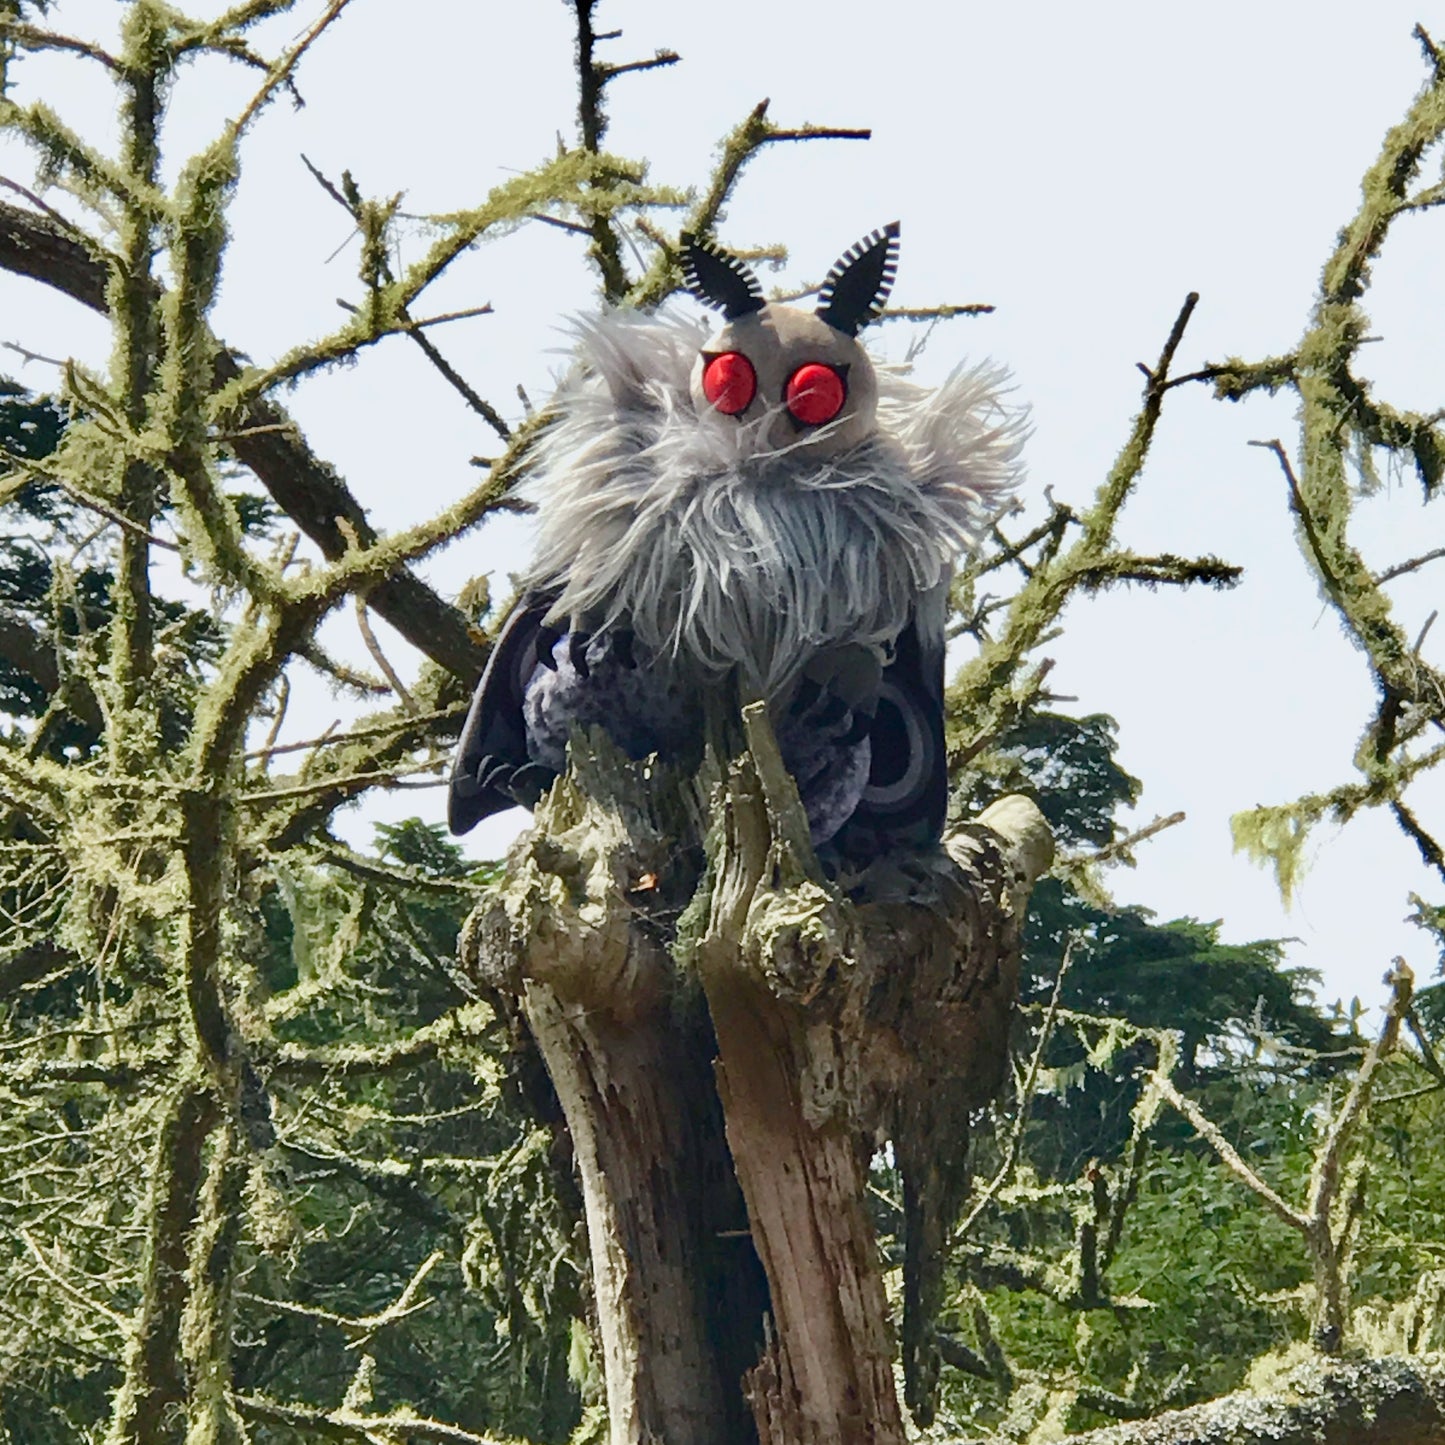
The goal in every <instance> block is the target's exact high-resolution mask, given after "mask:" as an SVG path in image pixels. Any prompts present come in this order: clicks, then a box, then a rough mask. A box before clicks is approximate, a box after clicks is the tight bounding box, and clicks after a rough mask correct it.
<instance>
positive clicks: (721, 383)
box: [702, 351, 758, 416]
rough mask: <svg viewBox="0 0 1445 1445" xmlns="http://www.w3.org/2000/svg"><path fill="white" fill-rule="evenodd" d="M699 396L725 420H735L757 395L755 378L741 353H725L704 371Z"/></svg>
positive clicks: (751, 367)
mask: <svg viewBox="0 0 1445 1445" xmlns="http://www.w3.org/2000/svg"><path fill="white" fill-rule="evenodd" d="M702 394H703V395H704V396H705V397H706V398H707V399H708V400H709V401H710V402H711V403H712V404H713V405H714V406H715V407H716V408H717V409H718V410H719V411H720V412H722V413H723V415H724V416H737V414H738V413H739V412H743V411H746V410H747V409H748V404H749V403H750V402H751V401H752V399H753V398H754V397H755V396H756V395H757V394H758V374H757V372H755V371H754V370H753V364H752V362H751V361H749V360H748V359H747V357H746V356H744V355H743V354H742V352H741V351H724V352H723V353H722V355H721V356H714V357H713V358H712V360H711V361H709V362H708V364H707V365H706V366H705V367H703V369H702Z"/></svg>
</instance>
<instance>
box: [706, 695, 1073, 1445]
mask: <svg viewBox="0 0 1445 1445" xmlns="http://www.w3.org/2000/svg"><path fill="white" fill-rule="evenodd" d="M744 725H745V728H746V732H747V739H748V752H747V754H745V755H744V756H743V757H742V758H741V759H739V761H738V762H737V763H735V764H734V765H733V767H732V769H731V770H730V772H729V776H728V779H727V784H726V788H725V790H724V795H723V797H722V800H721V828H720V829H719V831H718V833H717V834H716V835H715V838H716V843H715V846H714V850H713V856H712V859H711V865H712V866H711V875H710V880H709V883H708V885H707V888H708V893H707V906H708V922H707V928H706V930H705V932H704V934H703V936H702V938H701V940H700V941H699V944H698V947H697V964H698V972H699V975H700V977H701V979H702V983H703V987H704V990H705V991H706V994H707V999H708V1006H709V1009H710V1010H711V1013H712V1017H713V1022H714V1026H715V1028H716V1030H717V1039H718V1053H719V1064H718V1088H719V1092H720V1093H721V1095H722V1100H723V1109H724V1113H725V1115H726V1118H727V1128H728V1140H729V1143H730V1144H731V1147H732V1153H733V1158H734V1160H735V1161H736V1165H737V1170H738V1177H739V1180H740V1182H741V1183H742V1186H743V1193H744V1195H745V1197H746V1199H747V1202H748V1211H749V1216H750V1218H751V1221H752V1227H753V1234H754V1238H755V1240H756V1241H757V1244H758V1252H759V1255H760V1256H761V1258H762V1261H763V1265H764V1268H765V1269H766V1270H767V1274H768V1282H769V1285H770V1287H771V1298H772V1315H773V1322H774V1327H775V1340H774V1342H773V1344H772V1346H771V1349H770V1352H769V1358H768V1359H767V1360H766V1361H765V1362H764V1364H763V1366H762V1367H761V1368H760V1369H759V1370H758V1371H757V1372H756V1373H755V1374H754V1375H753V1377H752V1379H751V1382H750V1392H751V1394H750V1398H751V1400H752V1403H753V1408H754V1413H755V1417H756V1419H757V1424H758V1432H759V1436H760V1439H761V1440H762V1441H763V1442H765V1445H784V1442H786V1445H815V1442H816V1445H822V1442H825V1441H826V1442H838V1445H854V1442H857V1445H863V1442H868V1445H893V1442H901V1441H902V1440H903V1439H904V1438H905V1437H904V1428H903V1421H902V1415H901V1411H900V1409H899V1405H898V1400H897V1397H896V1393H895V1389H894V1383H893V1347H892V1339H891V1335H890V1329H889V1317H888V1310H887V1305H886V1301H885V1297H884V1291H883V1280H882V1272H881V1268H880V1265H879V1260H878V1254H877V1248H876V1243H875V1241H874V1237H873V1232H872V1227H871V1225H870V1223H869V1219H868V1215H867V1212H866V1210H865V1208H864V1190H865V1185H866V1180H867V1166H868V1154H869V1152H870V1145H871V1143H872V1141H873V1139H874V1137H875V1136H876V1132H877V1129H878V1126H879V1125H880V1124H881V1123H885V1122H887V1123H896V1120H897V1118H898V1116H899V1115H898V1111H899V1109H900V1107H901V1109H902V1111H903V1112H904V1113H905V1114H906V1113H908V1106H909V1105H910V1104H911V1103H913V1102H916V1101H918V1100H925V1101H933V1102H934V1104H935V1105H936V1101H937V1100H938V1099H939V1098H940V1097H947V1098H948V1099H949V1100H951V1101H953V1102H954V1104H955V1105H956V1108H955V1110H954V1112H955V1113H956V1114H957V1116H958V1117H959V1118H964V1119H966V1112H967V1109H969V1108H972V1107H974V1106H976V1105H977V1104H978V1103H980V1102H982V1101H983V1100H984V1099H986V1098H987V1097H988V1096H989V1095H990V1094H991V1093H992V1091H993V1089H994V1088H995V1087H996V1086H997V1083H998V1080H999V1078H1000V1075H1001V1070H1002V1066H1003V1061H1004V1057H1005V1054H1004V1045H1005V1040H1006V1036H1007V1020H1008V1013H1009V1010H1010V1008H1011V1007H1012V1004H1013V1000H1014V997H1015V993H1016V989H1017V981H1018V945H1019V936H1018V935H1019V924H1020V916H1021V911H1022V903H1023V900H1024V898H1025V897H1026V895H1027V891H1028V888H1029V887H1030V886H1031V885H1032V883H1033V881H1034V878H1035V877H1037V875H1038V873H1039V872H1040V871H1041V870H1042V869H1043V868H1044V867H1047V865H1048V862H1049V861H1050V858H1051V845H1050V843H1049V839H1048V830H1047V827H1046V826H1045V825H1044V824H1043V820H1042V818H1041V817H1040V816H1039V814H1038V812H1037V809H1035V808H1033V806H1032V804H1029V803H1027V802H1026V801H1025V800H1015V802H1014V803H1012V804H1011V805H1010V806H1009V807H1008V808H1003V809H1000V810H999V811H998V812H997V813H996V814H995V821H997V822H999V823H1000V824H1001V825H1002V832H999V833H995V832H994V831H993V829H992V828H991V827H990V826H988V825H987V824H982V823H981V824H979V825H975V826H973V827H971V828H968V829H965V830H962V831H960V832H959V833H958V834H956V835H955V836H953V837H951V838H950V839H949V843H948V848H947V850H946V852H945V853H943V854H939V855H930V856H928V857H926V858H919V859H916V860H910V863H909V866H908V868H907V869H906V870H900V869H897V868H893V867H891V865H888V866H885V867H884V868H880V869H875V870H874V876H873V877H872V878H871V879H870V878H868V877H866V876H865V878H863V879H861V880H858V882H857V888H856V890H855V891H856V892H857V893H858V896H859V901H856V902H855V901H853V899H851V898H849V897H847V896H845V895H844V893H843V892H842V891H841V890H840V888H839V887H838V886H837V885H836V884H833V883H830V882H828V881H827V880H826V879H825V878H824V876H823V874H822V872H821V870H820V868H819V866H818V863H817V859H816V858H815V857H814V855H813V851H812V848H811V846H810V845H809V842H808V831H807V823H806V819H805V817H804V814H803V811H802V808H801V806H800V804H799V802H798V798H797V791H796V788H795V787H794V785H793V781H792V779H791V778H790V777H789V776H788V774H787V772H786V770H785V769H784V767H783V764H782V759H781V756H780V755H779V753H778V750H777V745H776V742H775V741H774V739H773V736H772V732H771V729H770V728H769V727H768V724H767V720H766V716H765V714H764V713H763V711H762V710H761V709H760V708H757V707H752V708H748V709H745V710H744ZM941 1091H942V1092H941ZM890 1106H892V1107H890ZM938 1118H939V1114H938V1110H937V1108H936V1106H935V1107H931V1108H930V1110H929V1119H930V1121H931V1122H932V1123H933V1124H935V1125H936V1123H937V1122H938ZM928 1142H929V1144H930V1145H931V1147H932V1148H934V1149H937V1147H938V1146H939V1144H940V1143H941V1142H943V1141H942V1140H941V1139H940V1137H939V1135H938V1134H937V1133H933V1134H932V1135H931V1137H930V1139H929V1141H928ZM920 1152H921V1151H920ZM935 1234H937V1231H935ZM937 1243H938V1240H937V1239H935V1245H934V1247H935V1251H936V1248H937Z"/></svg>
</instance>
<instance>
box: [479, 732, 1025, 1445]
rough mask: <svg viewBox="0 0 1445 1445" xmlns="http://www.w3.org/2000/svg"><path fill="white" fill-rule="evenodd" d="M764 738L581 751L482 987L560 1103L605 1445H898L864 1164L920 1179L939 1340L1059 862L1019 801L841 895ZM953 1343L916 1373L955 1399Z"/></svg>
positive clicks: (545, 808)
mask: <svg viewBox="0 0 1445 1445" xmlns="http://www.w3.org/2000/svg"><path fill="white" fill-rule="evenodd" d="M743 723H744V731H745V735H746V748H745V750H744V751H742V752H741V754H740V756H739V757H738V758H737V759H736V760H735V761H734V762H732V763H731V764H730V765H729V766H728V767H727V768H726V770H725V772H724V771H723V770H721V769H719V768H718V767H717V766H716V765H714V764H711V763H709V764H708V765H705V767H704V770H703V774H702V775H701V776H700V778H698V779H688V778H685V777H682V776H679V775H676V774H673V773H671V772H669V771H668V770H666V769H663V768H660V767H659V766H658V765H657V764H656V763H655V762H644V763H633V762H630V761H629V760H628V759H626V758H625V757H624V756H622V754H621V753H619V752H618V750H617V749H616V748H615V747H614V746H613V745H612V744H611V742H610V741H609V740H608V739H607V738H606V737H605V735H603V734H601V733H600V732H594V733H593V734H591V735H589V736H587V737H585V738H584V737H581V736H579V737H578V738H576V739H575V740H574V742H573V744H572V750H571V762H570V768H569V771H568V774H567V775H566V776H565V777H564V778H562V779H561V780H560V781H559V782H558V783H557V785H556V786H555V787H554V788H553V790H552V792H551V794H550V795H549V796H548V797H547V798H545V799H544V800H543V801H542V802H541V803H540V804H539V806H538V808H537V812H536V819H535V826H534V827H533V829H532V830H531V832H530V833H528V834H527V835H525V836H524V837H523V838H522V839H521V840H519V842H518V844H517V845H516V847H515V848H514V849H513V851H512V854H511V856H510V858H509V860H508V864H507V869H506V872H505V875H504V878H503V880H502V882H501V883H500V884H499V886H498V888H497V889H496V891H495V893H494V894H492V895H491V896H490V897H489V898H487V899H486V900H485V901H484V902H483V904H482V905H481V906H480V907H479V908H478V909H477V910H476V911H475V912H474V914H473V916H472V918H471V920H470V923H469V925H468V929H467V932H466V934H465V936H464V939H463V944H462V963H463V966H464V967H465V968H466V969H467V970H468V971H469V972H470V973H471V974H472V976H473V977H474V978H476V979H477V980H478V981H479V982H480V983H482V984H484V985H485V986H486V987H488V988H490V989H493V990H496V991H499V992H501V993H502V994H504V995H506V996H508V997H510V998H512V999H515V1000H516V1001H517V1002H518V1003H519V1005H520V1007H521V1008H522V1010H523V1012H524V1013H525V1015H526V1018H527V1021H528V1023H529V1025H530V1027H531V1029H532V1032H533V1034H534V1035H535V1037H536V1040H537V1044H538V1046H539V1048H540V1050H541V1053H542V1055H543V1058H544V1061H545V1063H546V1065H547V1069H548V1071H549V1073H550V1074H551V1078H552V1082H553V1084H554V1086H555V1088H556V1090H557V1094H558V1097H559V1099H560V1101H561V1105H562V1110H563V1113H564V1115H565V1118H566V1121H567V1127H568V1130H569V1132H570V1134H571V1138H572V1145H573V1150H574V1155H575V1158H576V1162H577V1167H578V1171H579V1173H580V1175H581V1180H582V1189H583V1196H584V1200H585V1206H586V1215H587V1228H588V1239H589V1246H590V1250H591V1255H592V1270H593V1281H594V1288H595V1294H596V1305H597V1315H598V1326H599V1333H600V1336H601V1342H602V1353H603V1367H604V1373H605V1377H606V1382H607V1402H608V1412H609V1420H610V1428H611V1441H612V1445H643V1442H659V1445H660V1442H666V1445H737V1442H738V1441H740V1440H746V1439H749V1438H756V1439H757V1440H759V1442H760V1445H864V1442H868V1445H902V1442H903V1440H904V1438H905V1437H904V1428H903V1419H902V1412H901V1409H900V1405H899V1402H898V1399H897V1395H896V1391H895V1388H894V1379H893V1358H894V1350H893V1342H892V1332H891V1326H890V1322H889V1315H888V1309H887V1303H886V1300H885V1297H884V1291H883V1277H882V1270H881V1267H880V1262H879V1258H878V1251H877V1247H876V1242H875V1239H874V1235H873V1229H872V1225H871V1222H870V1220H869V1217H868V1214H867V1211H866V1208H865V1185H866V1182H867V1171H868V1165H869V1161H870V1159H871V1158H872V1155H873V1153H874V1151H875V1149H876V1148H878V1147H879V1145H880V1144H881V1143H883V1142H884V1141H886V1140H891V1141H892V1142H893V1145H894V1148H895V1150H896V1151H897V1158H898V1160H899V1163H900V1166H901V1167H902V1168H903V1169H904V1171H905V1174H906V1175H910V1176H911V1183H912V1186H913V1190H912V1192H913V1193H914V1195H915V1196H916V1197H917V1199H918V1207H917V1208H915V1209H914V1210H913V1211H912V1214H913V1216H915V1220H914V1222H915V1223H916V1226H917V1227H916V1228H910V1239H909V1241H908V1253H909V1266H910V1268H909V1270H908V1271H907V1273H909V1275H910V1277H911V1284H912V1289H911V1293H912V1296H913V1298H912V1301H911V1307H912V1309H913V1311H914V1313H915V1315H917V1314H918V1313H920V1312H922V1313H923V1314H925V1315H926V1314H927V1313H928V1309H929V1304H930V1300H931V1298H932V1284H931V1281H933V1280H936V1277H937V1267H938V1251H939V1249H940V1248H941V1246H942V1240H943V1234H944V1232H945V1231H946V1228H947V1223H946V1222H944V1223H942V1225H940V1221H947V1220H950V1219H951V1217H952V1214H951V1211H952V1210H956V1208H957V1204H958V1203H959V1202H961V1201H959V1200H957V1199H954V1198H952V1197H950V1194H949V1190H948V1189H947V1188H946V1187H943V1185H942V1184H941V1182H940V1181H941V1179H942V1177H943V1176H942V1175H941V1174H940V1172H939V1170H938V1169H937V1167H936V1165H935V1163H934V1161H935V1160H936V1159H937V1158H939V1157H946V1156H947V1155H948V1154H949V1153H954V1154H956V1153H957V1152H958V1151H961V1149H962V1147H963V1144H964V1142H966V1138H967V1120H968V1115H969V1112H970V1111H971V1110H973V1109H975V1108H977V1107H978V1106H979V1105H980V1104H982V1103H985V1102H986V1101H987V1100H988V1099H989V1098H991V1097H992V1096H993V1094H994V1093H995V1091H996V1090H997V1088H998V1086H999V1083H1000V1082H1001V1080H1002V1077H1003V1069H1004V1064H1005V1060H1006V1056H1007V1054H1006V1049H1007V1034H1008V1027H1009V1019H1010V1014H1011V1010H1012V1008H1013V1005H1014V1001H1015V997H1016V993H1017V986H1018V968H1019V930H1020V927H1021V924H1022V919H1023V913H1024V908H1025V905H1026V903H1027V898H1028V894H1029V891H1030V889H1031V888H1032V885H1033V883H1034V881H1035V880H1036V879H1037V878H1038V877H1039V876H1040V874H1041V873H1042V872H1043V871H1044V870H1045V869H1047V868H1048V866H1049V864H1050V863H1051V861H1052V851H1053V849H1052V840H1051V837H1050V835H1049V830H1048V826H1047V824H1046V823H1045V822H1044V820H1043V817H1042V815H1041V814H1040V813H1039V812H1038V809H1037V808H1035V807H1034V805H1033V804H1032V803H1031V802H1029V801H1028V800H1027V799H1023V798H1007V799H1003V800H1001V801H1000V802H998V803H996V804H994V806H993V807H991V808H990V809H988V810H987V811H986V812H985V813H984V814H983V815H982V816H981V817H980V818H979V819H978V820H977V822H975V823H972V824H969V825H965V826H964V827H961V828H959V829H956V830H955V831H953V832H952V833H950V835H949V836H948V837H947V839H946V840H945V845H944V847H943V848H942V849H941V850H937V851H935V852H932V853H929V854H923V855H916V856H910V857H908V858H906V859H896V860H885V861H883V862H880V863H878V864H875V865H874V866H873V867H872V868H870V869H869V870H868V872H867V873H865V874H863V875H862V876H861V877H859V878H857V879H854V880H849V887H848V889H847V891H845V890H844V888H843V887H842V886H840V884H839V883H838V882H834V881H830V880H829V879H828V878H827V877H826V876H825V875H824V873H823V870H822V869H821V868H820V866H819V864H818V860H817V858H816V856H815V855H814V852H813V849H812V846H811V844H810V842H809V837H808V825H807V820H806V818H805V816H804V813H803V810H802V807H801V805H800V803H799V801H798V796H797V790H796V787H795V786H794V784H793V781H792V779H791V777H789V775H788V773H787V772H786V770H785V769H784V767H783V763H782V759H781V757H780V755H779V753H778V749H777V744H776V742H775V740H774V738H773V734H772V730H771V728H770V726H769V724H768V721H767V717H766V713H765V710H764V709H763V706H762V705H761V704H755V705H752V706H750V707H748V708H745V709H744V711H743ZM720 774H721V776H720ZM704 838H705V842H704V841H703V840H704ZM719 1106H720V1111H719ZM720 1124H725V1130H726V1139H725V1142H724V1140H723V1137H722V1130H721V1128H720V1127H719V1126H720ZM946 1173H947V1171H946V1170H944V1171H943V1174H946ZM734 1181H735V1182H734ZM739 1185H740V1186H741V1198H742V1200H745V1201H746V1214H745V1215H744V1214H743V1212H742V1210H741V1204H740V1201H739V1196H738V1194H737V1186H739ZM954 1192H955V1193H956V1191H954ZM750 1246H751V1247H750ZM754 1250H755V1254H754V1252H753V1251H754ZM757 1261H761V1265H762V1273H761V1275H760V1274H759V1272H758V1270H757ZM930 1337H931V1332H922V1333H920V1332H919V1331H918V1330H917V1329H916V1328H915V1329H914V1330H913V1337H912V1338H910V1337H909V1329H908V1326H907V1324H905V1353H906V1354H907V1356H908V1362H909V1365H910V1370H911V1371H914V1372H916V1371H919V1370H922V1371H924V1372H927V1371H928V1370H929V1369H932V1370H933V1372H934V1373H935V1374H936V1369H937V1366H936V1360H935V1359H933V1358H931V1355H930V1350H931V1345H930ZM759 1341H762V1342H763V1343H762V1349H761V1354H759ZM745 1371H746V1379H745V1380H744V1379H742V1378H741V1377H742V1376H743V1374H744V1372H745ZM744 1402H746V1404H745V1403H744ZM749 1412H750V1415H751V1418H749Z"/></svg>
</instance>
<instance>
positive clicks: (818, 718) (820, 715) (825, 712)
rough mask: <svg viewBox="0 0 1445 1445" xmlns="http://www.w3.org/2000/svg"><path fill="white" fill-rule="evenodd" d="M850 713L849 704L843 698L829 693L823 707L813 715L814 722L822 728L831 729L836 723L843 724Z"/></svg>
mask: <svg viewBox="0 0 1445 1445" xmlns="http://www.w3.org/2000/svg"><path fill="white" fill-rule="evenodd" d="M848 711H849V709H848V704H847V703H846V702H844V701H843V699H842V698H841V697H836V696H834V695H833V694H832V693H829V694H828V696H827V697H826V698H825V699H824V701H823V704H822V706H821V707H819V709H818V710H817V712H815V713H814V714H813V720H814V722H816V723H817V724H818V726H819V727H820V728H830V727H832V726H833V725H834V724H835V723H840V722H842V721H843V719H844V718H845V717H847V716H848Z"/></svg>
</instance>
